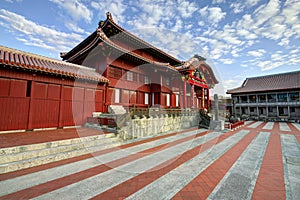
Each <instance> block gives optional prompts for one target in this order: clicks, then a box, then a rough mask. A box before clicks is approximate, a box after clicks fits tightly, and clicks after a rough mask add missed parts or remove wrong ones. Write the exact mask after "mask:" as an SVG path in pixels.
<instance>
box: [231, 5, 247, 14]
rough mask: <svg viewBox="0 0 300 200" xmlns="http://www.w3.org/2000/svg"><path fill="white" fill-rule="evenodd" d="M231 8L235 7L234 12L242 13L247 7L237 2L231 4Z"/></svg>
mask: <svg viewBox="0 0 300 200" xmlns="http://www.w3.org/2000/svg"><path fill="white" fill-rule="evenodd" d="M230 8H233V12H234V13H241V12H243V10H244V8H245V4H242V3H236V2H235V3H232V4H230Z"/></svg>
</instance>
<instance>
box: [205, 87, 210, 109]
mask: <svg viewBox="0 0 300 200" xmlns="http://www.w3.org/2000/svg"><path fill="white" fill-rule="evenodd" d="M206 91H207V93H206V97H207V104H206V105H207V110H208V109H209V107H210V105H209V89H208V88H207V89H206Z"/></svg>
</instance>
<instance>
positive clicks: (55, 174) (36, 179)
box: [0, 130, 204, 196]
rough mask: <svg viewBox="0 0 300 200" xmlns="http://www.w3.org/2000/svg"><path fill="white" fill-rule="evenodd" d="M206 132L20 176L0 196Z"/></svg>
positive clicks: (5, 183)
mask: <svg viewBox="0 0 300 200" xmlns="http://www.w3.org/2000/svg"><path fill="white" fill-rule="evenodd" d="M200 132H204V130H201V131H199V130H195V131H189V132H185V133H181V134H177V135H174V136H170V137H167V138H162V139H159V140H155V141H151V142H147V143H143V144H140V145H136V146H132V147H129V148H125V149H120V150H117V151H113V152H111V153H107V154H103V155H100V156H96V157H93V158H89V159H85V160H81V161H77V162H73V163H70V164H66V165H62V166H58V167H54V168H51V169H47V170H43V171H39V172H35V173H31V174H28V175H24V176H19V177H16V178H13V179H8V180H5V181H1V182H0V188H1V190H0V196H2V195H6V194H10V193H13V192H16V191H19V190H22V189H26V188H29V187H33V186H36V185H39V184H42V183H46V182H48V181H51V180H55V179H58V178H61V177H64V176H68V175H70V174H74V173H77V172H80V171H84V170H87V169H90V168H92V167H96V166H99V165H101V164H104V163H108V162H111V161H113V160H117V159H120V158H124V157H126V156H129V155H131V154H134V153H138V152H140V151H143V150H146V149H149V148H152V147H156V146H159V145H162V144H166V143H169V142H172V141H176V140H178V139H182V138H185V137H189V136H193V135H195V134H197V133H200Z"/></svg>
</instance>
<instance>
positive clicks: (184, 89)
mask: <svg viewBox="0 0 300 200" xmlns="http://www.w3.org/2000/svg"><path fill="white" fill-rule="evenodd" d="M183 108H186V80H185V79H184V81H183Z"/></svg>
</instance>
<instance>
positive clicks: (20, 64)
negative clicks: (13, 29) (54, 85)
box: [0, 46, 109, 83]
mask: <svg viewBox="0 0 300 200" xmlns="http://www.w3.org/2000/svg"><path fill="white" fill-rule="evenodd" d="M0 64H4V65H9V66H11V67H15V68H23V69H29V70H35V71H40V72H46V73H51V74H58V75H63V76H68V77H74V78H80V79H87V80H92V81H98V82H104V83H108V82H109V80H108V79H107V78H105V77H103V76H102V75H101V74H99V73H97V72H96V71H95V70H94V69H90V68H88V67H84V66H81V65H76V64H72V63H67V62H64V61H60V60H56V59H52V58H47V57H43V56H39V55H36V54H32V53H27V52H23V51H19V50H16V49H11V48H8V47H4V46H0Z"/></svg>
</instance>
